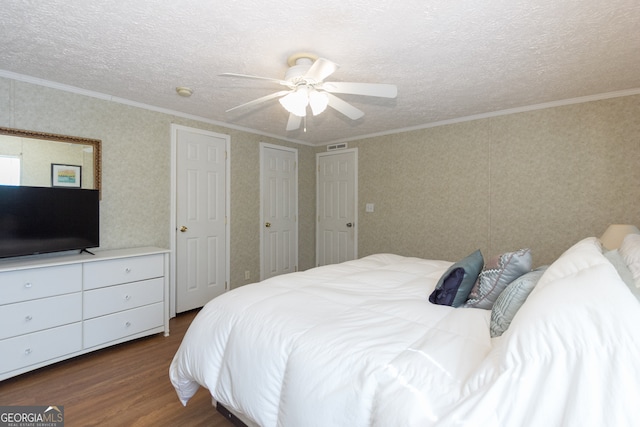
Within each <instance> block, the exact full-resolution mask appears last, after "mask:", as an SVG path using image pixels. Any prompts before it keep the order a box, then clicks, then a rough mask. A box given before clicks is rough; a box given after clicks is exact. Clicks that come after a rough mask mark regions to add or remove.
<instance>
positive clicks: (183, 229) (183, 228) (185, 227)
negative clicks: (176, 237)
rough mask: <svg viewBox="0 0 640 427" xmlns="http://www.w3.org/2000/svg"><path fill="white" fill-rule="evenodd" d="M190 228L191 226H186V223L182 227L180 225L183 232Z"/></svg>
mask: <svg viewBox="0 0 640 427" xmlns="http://www.w3.org/2000/svg"><path fill="white" fill-rule="evenodd" d="M188 229H189V228H187V226H186V225H183V226H182V227H180V231H181V232H183V233H184V232H185V231H187V230H188Z"/></svg>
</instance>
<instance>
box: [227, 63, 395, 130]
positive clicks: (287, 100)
mask: <svg viewBox="0 0 640 427" xmlns="http://www.w3.org/2000/svg"><path fill="white" fill-rule="evenodd" d="M287 64H288V65H289V69H288V70H287V72H286V74H285V76H284V79H274V78H270V77H260V76H252V75H247V74H237V73H223V74H220V75H221V76H227V77H243V78H248V79H258V80H266V81H270V82H273V83H278V84H280V85H282V86H285V87H286V88H287V89H286V90H281V91H278V92H275V93H272V94H270V95H266V96H263V97H261V98H257V99H254V100H253V101H249V102H246V103H244V104H240V105H238V106H236V107H233V108H230V109H228V110H227V112H229V111H233V110H236V109H239V108H245V107H251V106H254V105H258V104H260V103H263V102H266V101H269V100H271V99H275V98H280V99H279V101H280V104H282V106H283V107H284V108H285V109H286V110H287V111H288V112H289V120H288V122H287V130H288V131H291V130H296V129H298V128H299V127H300V123H301V122H302V119H303V118H304V119H305V120H306V116H307V107H310V108H311V112H312V113H313V115H314V116H316V115H318V114H320V113H322V112H323V111H324V110H325V109H326V108H327V107H331V108H333V109H335V110H336V111H338V112H340V113H342V114H344V115H345V116H347V117H349V118H350V119H352V120H357V119H359V118H360V117H362V116H364V112H363V111H361V110H359V109H358V108H356V107H354V106H353V105H351V104H349V103H348V102H345V101H343V100H342V99H340V98H338V97H337V96H335V95H334V93H344V94H353V95H364V96H376V97H383V98H395V97H396V96H397V94H398V88H397V87H396V85H392V84H383V83H353V82H325V81H324V79H326V78H327V77H329V76H330V75H331V74H333V73H334V72H335V71H336V70H337V69H338V65H337V64H335V63H334V62H332V61H329V60H328V59H325V58H318V56H316V55H313V54H310V53H298V54H294V55H291V56H290V57H289V59H288V60H287ZM305 130H306V129H305Z"/></svg>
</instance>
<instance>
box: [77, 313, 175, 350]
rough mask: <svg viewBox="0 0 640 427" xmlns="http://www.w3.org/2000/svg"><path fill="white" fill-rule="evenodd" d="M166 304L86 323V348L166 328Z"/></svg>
mask: <svg viewBox="0 0 640 427" xmlns="http://www.w3.org/2000/svg"><path fill="white" fill-rule="evenodd" d="M163 310H164V304H163V303H161V302H159V303H155V304H151V305H145V306H144V307H139V308H134V309H132V310H127V311H121V312H119V313H114V314H109V315H107V316H102V317H96V318H95V319H90V320H85V321H84V334H83V335H84V348H91V347H95V346H97V345H100V344H104V343H108V342H109V341H115V340H117V339H120V338H124V337H127V336H129V335H134V334H137V333H139V332H144V331H146V330H148V329H153V328H157V327H163V326H164V316H163Z"/></svg>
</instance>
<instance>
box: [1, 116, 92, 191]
mask: <svg viewBox="0 0 640 427" xmlns="http://www.w3.org/2000/svg"><path fill="white" fill-rule="evenodd" d="M0 135H9V136H17V137H21V138H31V139H43V140H47V141H55V142H66V143H70V144H81V145H90V146H91V147H93V165H94V170H93V175H94V177H93V180H94V181H93V182H94V187H95V190H98V191H100V194H102V191H101V188H102V182H101V177H102V151H101V146H102V141H101V140H99V139H90V138H80V137H78V136H70V135H58V134H55V133H45V132H36V131H31V130H22V129H13V128H5V127H0Z"/></svg>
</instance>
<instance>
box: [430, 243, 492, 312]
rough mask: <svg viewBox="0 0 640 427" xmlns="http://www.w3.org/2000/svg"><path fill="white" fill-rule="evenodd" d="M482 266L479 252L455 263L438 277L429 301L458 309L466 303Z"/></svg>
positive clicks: (482, 260) (482, 259)
mask: <svg viewBox="0 0 640 427" xmlns="http://www.w3.org/2000/svg"><path fill="white" fill-rule="evenodd" d="M483 266H484V258H482V253H480V250H477V251H475V252H474V253H472V254H470V255H468V256H467V257H466V258H464V259H462V260H460V261H458V262H456V263H455V264H453V265H452V266H451V267H449V269H448V270H447V271H445V273H444V274H443V275H442V277H440V280H438V283H437V284H436V288H435V289H434V290H433V292H432V293H431V295H429V301H431V302H432V303H434V304H438V305H450V306H452V307H460V306H461V305H463V304H464V303H465V302H466V301H467V297H468V296H469V292H471V288H472V287H473V285H474V284H475V282H476V279H477V278H478V275H479V274H480V271H482V267H483Z"/></svg>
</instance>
